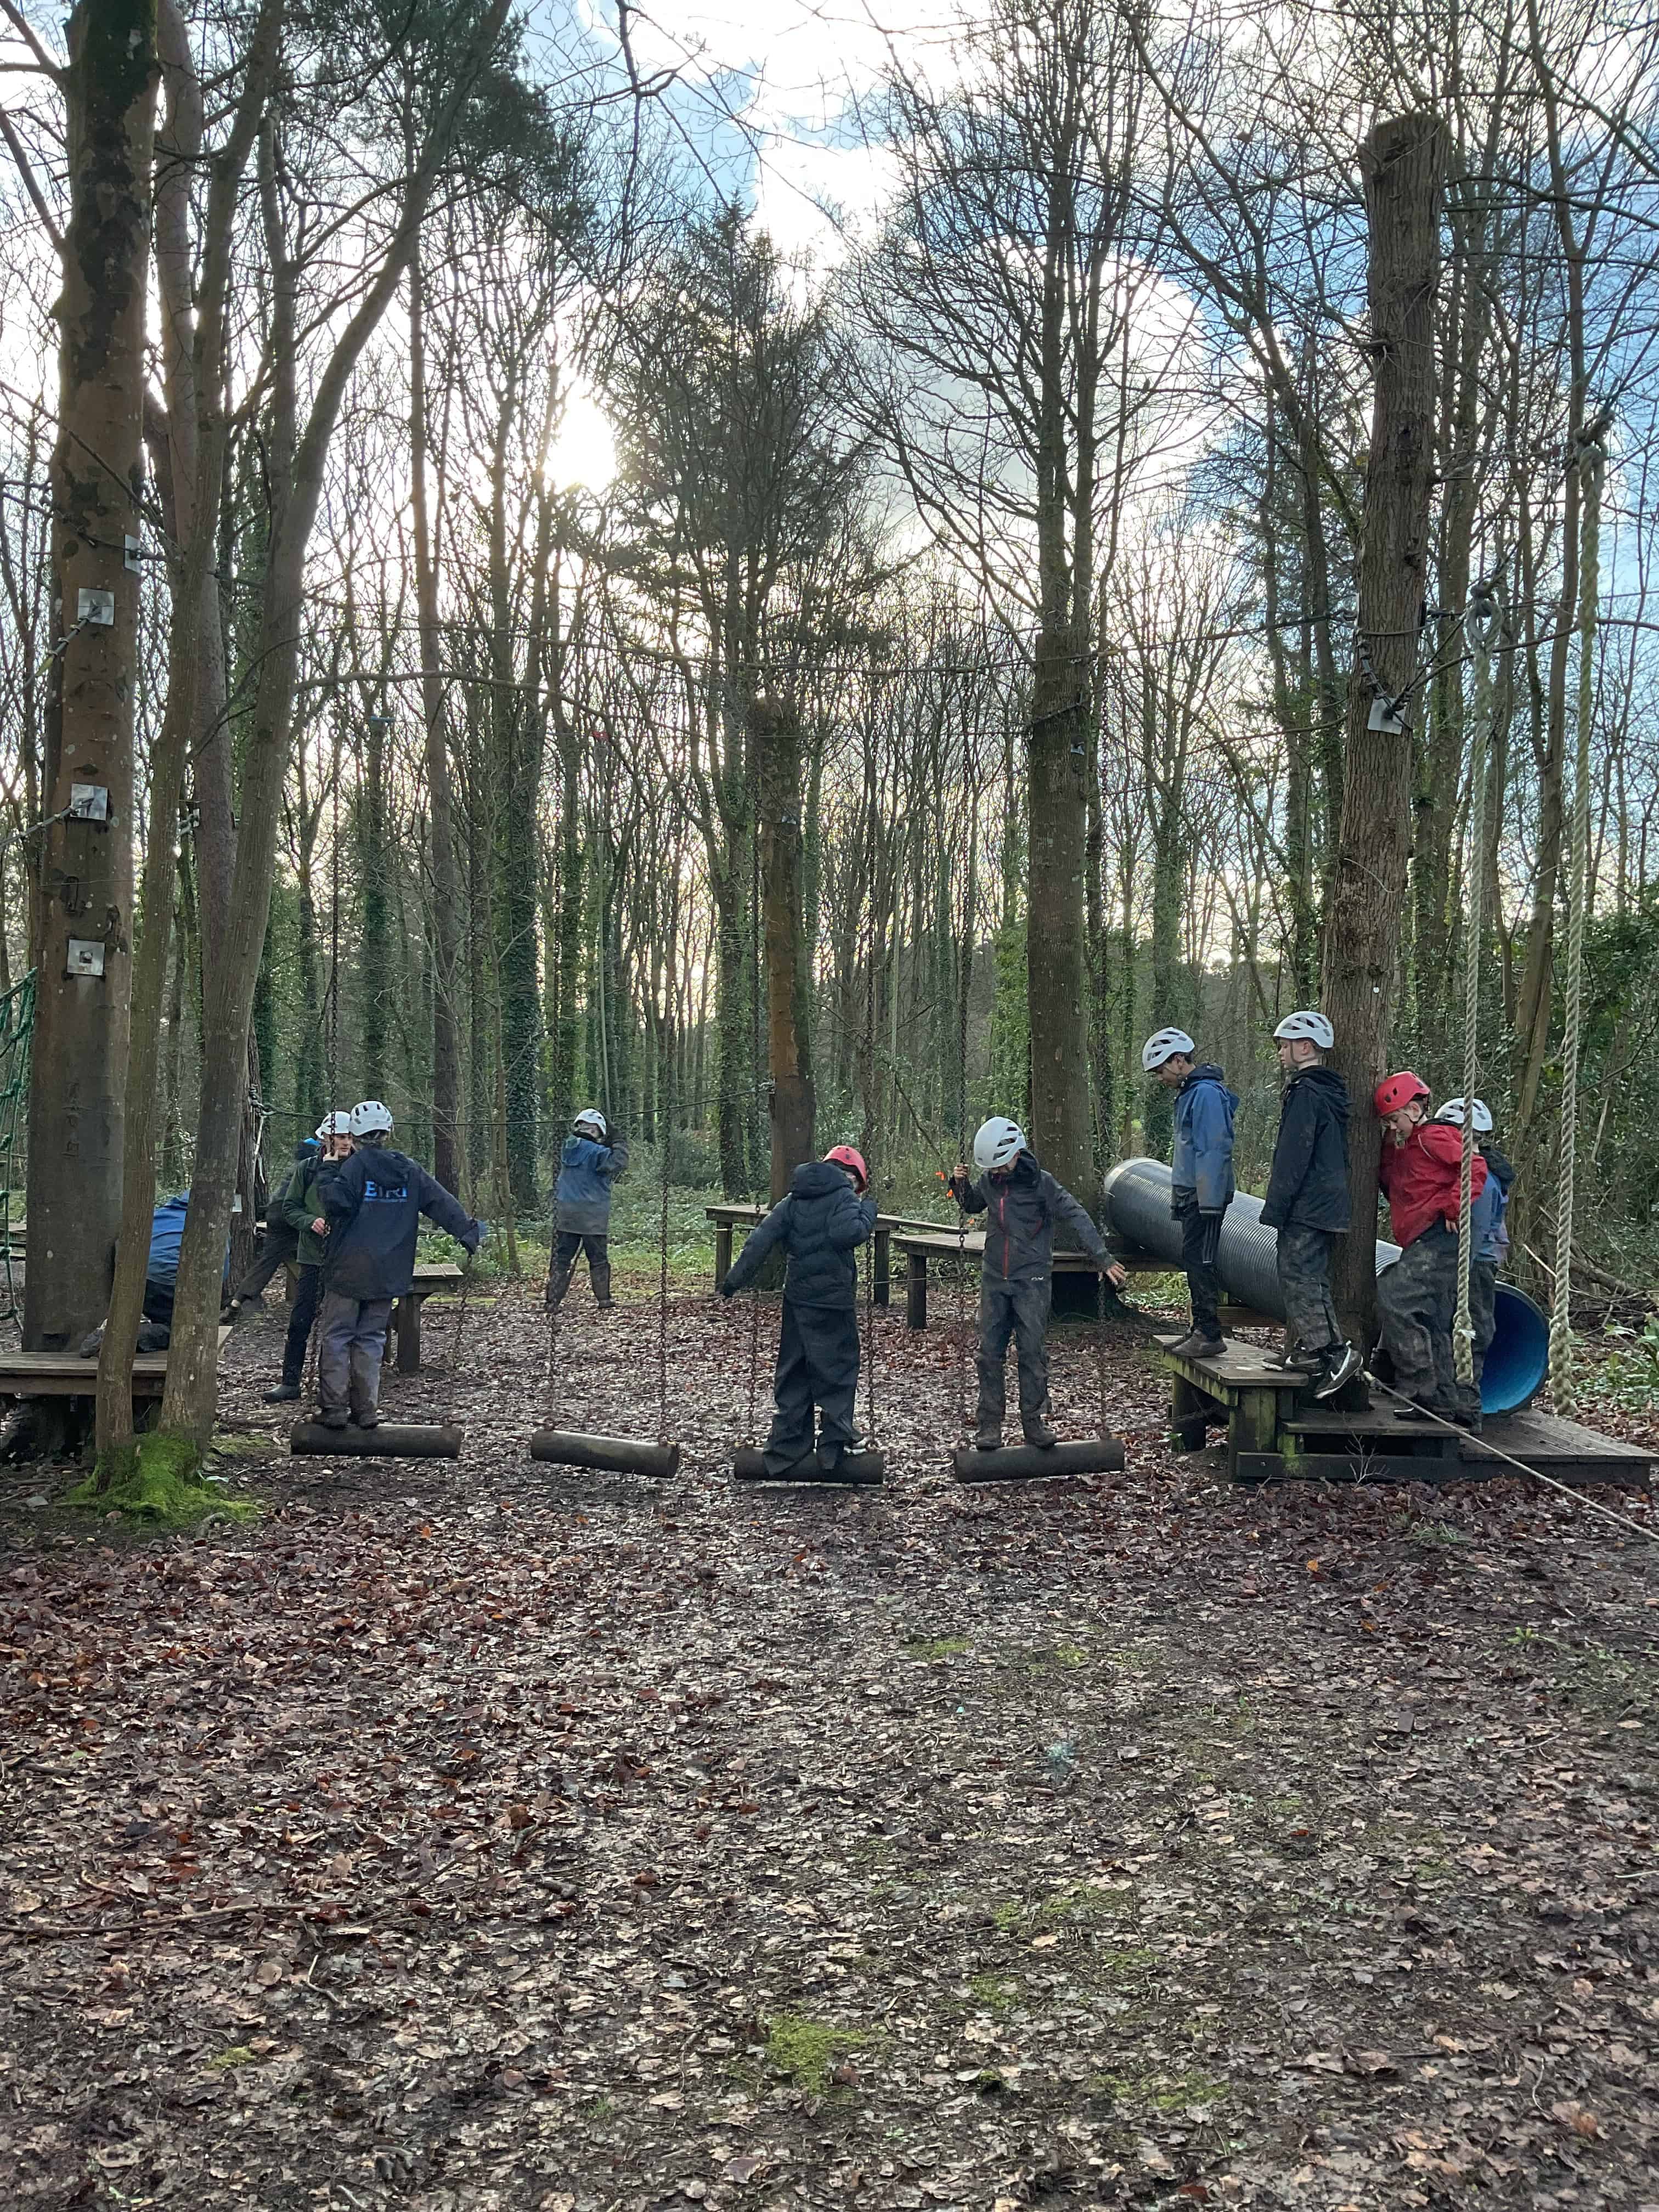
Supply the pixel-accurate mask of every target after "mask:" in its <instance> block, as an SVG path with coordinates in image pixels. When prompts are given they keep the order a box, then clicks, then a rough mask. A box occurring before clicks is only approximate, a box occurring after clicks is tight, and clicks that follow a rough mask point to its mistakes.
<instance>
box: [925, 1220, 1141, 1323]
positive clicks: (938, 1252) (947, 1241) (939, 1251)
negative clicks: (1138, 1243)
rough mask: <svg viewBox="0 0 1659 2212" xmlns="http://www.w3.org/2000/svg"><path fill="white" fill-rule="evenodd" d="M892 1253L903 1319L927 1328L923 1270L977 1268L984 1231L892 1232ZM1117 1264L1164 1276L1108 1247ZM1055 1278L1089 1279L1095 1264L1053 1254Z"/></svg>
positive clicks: (1135, 1254) (1137, 1257) (1081, 1256)
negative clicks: (899, 1271)
mask: <svg viewBox="0 0 1659 2212" xmlns="http://www.w3.org/2000/svg"><path fill="white" fill-rule="evenodd" d="M892 1242H893V1249H894V1250H895V1251H896V1252H900V1253H902V1255H904V1263H905V1285H904V1318H905V1320H906V1322H908V1324H909V1326H910V1327H911V1328H927V1269H928V1265H929V1262H930V1261H935V1260H938V1261H945V1260H962V1261H969V1260H971V1261H973V1263H974V1266H975V1268H977V1267H979V1266H980V1264H981V1261H982V1260H983V1259H984V1256H985V1231H983V1230H982V1229H968V1230H964V1231H961V1232H960V1233H958V1232H957V1231H955V1230H951V1229H941V1228H939V1227H934V1228H932V1229H902V1230H895V1231H894V1232H893V1239H892ZM1107 1249H1108V1250H1109V1252H1110V1253H1111V1255H1112V1258H1113V1259H1114V1260H1115V1261H1116V1262H1117V1264H1118V1265H1119V1266H1120V1267H1124V1268H1126V1269H1127V1271H1128V1273H1130V1274H1132V1275H1133V1274H1140V1275H1151V1274H1167V1273H1168V1272H1169V1270H1168V1269H1167V1267H1165V1266H1164V1262H1163V1261H1161V1260H1156V1259H1154V1258H1153V1257H1152V1255H1151V1254H1150V1253H1147V1252H1143V1251H1141V1250H1140V1249H1139V1248H1138V1247H1136V1248H1133V1249H1130V1248H1119V1247H1117V1246H1115V1245H1109V1246H1108V1248H1107ZM1052 1266H1053V1271H1054V1273H1055V1274H1056V1275H1092V1274H1093V1273H1095V1263H1094V1261H1092V1260H1091V1258H1090V1257H1089V1255H1088V1254H1087V1253H1086V1252H1056V1253H1055V1254H1054V1260H1053V1262H1052Z"/></svg>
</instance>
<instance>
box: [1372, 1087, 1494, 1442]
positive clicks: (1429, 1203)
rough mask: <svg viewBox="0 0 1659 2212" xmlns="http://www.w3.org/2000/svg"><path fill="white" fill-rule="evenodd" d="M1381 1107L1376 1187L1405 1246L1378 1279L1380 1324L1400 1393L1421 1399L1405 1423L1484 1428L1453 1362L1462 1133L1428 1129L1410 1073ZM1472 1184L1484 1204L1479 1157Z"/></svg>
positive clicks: (1379, 1094) (1404, 1415)
mask: <svg viewBox="0 0 1659 2212" xmlns="http://www.w3.org/2000/svg"><path fill="white" fill-rule="evenodd" d="M1374 1103H1375V1104H1376V1112H1377V1118H1378V1119H1379V1121H1381V1122H1382V1124H1383V1158H1382V1161H1381V1163H1380V1164H1379V1166H1378V1169H1377V1180H1378V1182H1380V1184H1381V1185H1382V1188H1383V1196H1384V1197H1385V1198H1386V1199H1387V1200H1388V1201H1389V1215H1390V1217H1391V1218H1392V1220H1393V1224H1394V1233H1395V1237H1397V1238H1398V1239H1399V1241H1400V1243H1401V1244H1402V1245H1403V1246H1404V1247H1405V1249H1404V1250H1403V1251H1402V1252H1401V1255H1400V1257H1399V1258H1398V1259H1397V1260H1396V1261H1395V1262H1394V1264H1393V1266H1392V1267H1385V1268H1384V1269H1383V1273H1381V1274H1380V1275H1379V1276H1378V1277H1377V1279H1376V1305H1377V1317H1378V1319H1379V1320H1380V1322H1382V1325H1383V1344H1384V1346H1385V1347H1386V1348H1387V1351H1388V1353H1389V1358H1390V1359H1392V1361H1393V1362H1394V1379H1395V1389H1398V1390H1399V1391H1400V1392H1401V1394H1402V1395H1404V1396H1405V1397H1407V1398H1409V1399H1410V1400H1411V1401H1413V1402H1412V1404H1411V1405H1410V1406H1409V1407H1404V1408H1402V1410H1401V1416H1400V1418H1401V1419H1404V1420H1409V1419H1413V1418H1415V1417H1416V1415H1417V1414H1418V1413H1438V1414H1440V1415H1441V1416H1442V1418H1443V1419H1446V1420H1449V1421H1457V1422H1459V1423H1461V1424H1462V1425H1463V1426H1464V1427H1466V1428H1472V1429H1478V1428H1479V1427H1480V1407H1479V1405H1478V1403H1477V1404H1474V1405H1470V1404H1468V1403H1466V1402H1465V1401H1463V1400H1462V1399H1461V1398H1460V1395H1459V1393H1458V1389H1457V1370H1456V1368H1455V1364H1454V1361H1453V1356H1452V1338H1451V1333H1452V1322H1453V1321H1454V1320H1455V1317H1456V1313H1457V1217H1458V1206H1459V1196H1458V1185H1459V1181H1460V1177H1461V1176H1462V1158H1463V1139H1462V1132H1461V1131H1459V1130H1457V1129H1455V1128H1453V1127H1451V1126H1450V1125H1449V1123H1447V1122H1444V1121H1430V1119H1429V1086H1428V1085H1427V1084H1426V1083H1425V1082H1424V1080H1423V1079H1422V1077H1421V1076H1419V1075H1416V1074H1413V1072H1412V1070H1411V1069H1410V1068H1405V1069H1402V1070H1401V1073H1399V1074H1397V1075H1390V1076H1389V1077H1387V1078H1386V1079H1384V1080H1383V1082H1381V1083H1379V1084H1378V1085H1377V1086H1376V1098H1375V1101H1374ZM1472 1176H1473V1180H1472V1182H1471V1184H1470V1195H1471V1196H1472V1197H1474V1198H1479V1197H1480V1193H1481V1191H1482V1190H1483V1189H1484V1188H1486V1162H1485V1160H1483V1159H1482V1158H1481V1157H1480V1153H1479V1152H1476V1154H1475V1155H1474V1161H1473V1163H1472Z"/></svg>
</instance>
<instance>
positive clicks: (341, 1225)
mask: <svg viewBox="0 0 1659 2212" xmlns="http://www.w3.org/2000/svg"><path fill="white" fill-rule="evenodd" d="M391 1135H392V1115H391V1113H390V1111H389V1110H388V1109H387V1108H386V1107H385V1106H383V1105H382V1104H381V1103H380V1100H379V1099H378V1098H365V1099H364V1100H363V1101H362V1103H361V1104H360V1105H356V1106H354V1107H353V1108H352V1109H351V1138H352V1143H353V1145H354V1146H355V1147H356V1149H355V1150H354V1152H353V1153H352V1156H351V1158H349V1160H347V1161H346V1162H345V1164H343V1166H342V1168H341V1169H340V1170H339V1172H338V1173H337V1175H335V1176H331V1178H330V1179H329V1181H328V1182H325V1183H324V1184H323V1185H322V1187H321V1196H322V1201H323V1211H322V1215H321V1216H320V1217H319V1218H323V1219H325V1220H326V1222H327V1225H328V1243H327V1248H326V1249H327V1255H328V1256H327V1259H326V1261H325V1267H324V1276H323V1312H322V1320H321V1322H320V1324H319V1336H318V1345H317V1395H318V1398H319V1415H318V1418H319V1419H320V1420H321V1422H322V1424H323V1426H324V1427H325V1428H328V1429H343V1428H344V1427H345V1426H346V1425H347V1422H348V1419H349V1420H350V1421H352V1422H355V1423H356V1426H357V1427H358V1428H360V1429H372V1428H374V1427H377V1426H378V1425H379V1423H380V1357H381V1353H382V1351H383V1349H384V1347H385V1345H386V1328H387V1326H388V1324H389V1323H390V1322H391V1320H392V1307H393V1305H395V1304H396V1303H397V1301H398V1299H399V1298H400V1297H402V1296H403V1294H404V1291H406V1290H408V1288H409V1286H410V1284H411V1283H412V1282H413V1281H414V1279H415V1242H416V1237H417V1236H418V1234H419V1232H420V1226H421V1216H422V1214H423V1213H424V1214H425V1215H427V1216H428V1218H429V1219H431V1220H433V1221H435V1222H436V1223H437V1225H438V1226H439V1228H440V1229H442V1230H446V1231H447V1232H448V1233H449V1235H450V1236H452V1237H455V1238H457V1239H458V1240H459V1243H462V1244H464V1245H465V1247H466V1249H467V1251H468V1253H469V1255H470V1254H471V1253H474V1252H476V1251H477V1249H478V1247H479V1245H480V1244H481V1243H483V1233H484V1225H483V1222H482V1221H474V1220H473V1219H472V1218H471V1215H470V1214H469V1213H468V1212H466V1210H465V1207H464V1206H462V1204H461V1202H460V1200H459V1199H457V1198H455V1197H453V1196H452V1194H450V1193H449V1192H448V1191H447V1190H446V1189H445V1188H444V1187H443V1185H442V1184H441V1182H437V1181H436V1180H435V1178H434V1177H433V1176H429V1175H428V1173H427V1171H426V1170H425V1169H424V1168H423V1167H422V1165H421V1164H420V1162H419V1161H418V1160H411V1159H410V1158H407V1157H406V1156H405V1155H404V1153H402V1152H398V1151H396V1150H395V1149H394V1148H393V1146H392V1145H391V1144H390V1143H389V1142H388V1139H390V1137H391Z"/></svg>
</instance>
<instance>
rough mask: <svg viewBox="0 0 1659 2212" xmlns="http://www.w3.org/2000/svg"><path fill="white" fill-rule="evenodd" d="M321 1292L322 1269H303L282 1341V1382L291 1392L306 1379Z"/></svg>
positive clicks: (304, 1267)
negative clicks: (307, 1354) (307, 1358)
mask: <svg viewBox="0 0 1659 2212" xmlns="http://www.w3.org/2000/svg"><path fill="white" fill-rule="evenodd" d="M322 1289H323V1271H322V1269H321V1268H320V1267H311V1266H309V1265H303V1266H301V1269H300V1282H299V1287H298V1289H297V1290H295V1293H294V1304H292V1305H291V1306H290V1307H289V1314H288V1334H287V1335H286V1336H285V1337H284V1338H283V1382H284V1383H287V1384H288V1385H289V1388H290V1389H293V1388H295V1387H296V1386H297V1385H298V1384H299V1383H301V1381H302V1380H303V1379H304V1376H305V1371H306V1353H307V1350H308V1349H309V1347H310V1344H311V1324H312V1323H313V1322H314V1321H315V1320H316V1318H317V1306H318V1302H319V1299H320V1297H321V1296H322Z"/></svg>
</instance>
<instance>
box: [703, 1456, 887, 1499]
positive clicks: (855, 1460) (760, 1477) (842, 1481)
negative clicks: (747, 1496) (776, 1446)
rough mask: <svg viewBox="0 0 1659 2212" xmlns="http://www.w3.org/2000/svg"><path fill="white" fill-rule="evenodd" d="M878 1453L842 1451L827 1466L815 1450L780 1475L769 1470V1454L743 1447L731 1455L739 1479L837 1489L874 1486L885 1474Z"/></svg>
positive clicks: (884, 1464)
mask: <svg viewBox="0 0 1659 2212" xmlns="http://www.w3.org/2000/svg"><path fill="white" fill-rule="evenodd" d="M885 1468H886V1462H885V1461H884V1459H883V1457H882V1455H881V1454H880V1453H879V1452H874V1451H864V1452H843V1453H842V1455H841V1457H840V1459H838V1460H837V1461H836V1464H835V1466H834V1467H833V1468H829V1467H826V1466H825V1465H824V1463H823V1460H821V1459H820V1458H819V1456H818V1455H817V1452H815V1451H811V1452H808V1453H807V1454H806V1455H805V1457H804V1458H802V1459H798V1460H797V1461H796V1462H794V1464H793V1467H787V1468H785V1469H784V1470H783V1472H782V1474H770V1473H769V1471H768V1469H767V1465H766V1455H765V1453H764V1452H758V1451H754V1450H752V1449H748V1448H746V1447H745V1448H744V1449H743V1450H741V1451H735V1452H733V1453H732V1477H733V1479H734V1480H736V1481H738V1482H789V1483H805V1482H811V1483H821V1484H823V1485H825V1486H829V1487H831V1488H834V1489H837V1490H858V1489H866V1490H867V1489H872V1488H873V1487H874V1486H876V1485H877V1484H878V1483H879V1482H880V1481H881V1480H882V1479H883V1476H884V1473H885Z"/></svg>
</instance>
